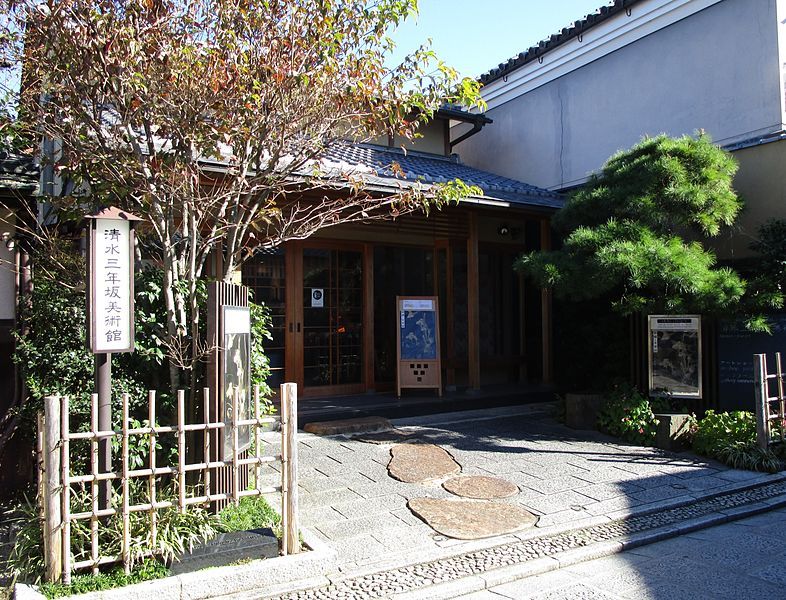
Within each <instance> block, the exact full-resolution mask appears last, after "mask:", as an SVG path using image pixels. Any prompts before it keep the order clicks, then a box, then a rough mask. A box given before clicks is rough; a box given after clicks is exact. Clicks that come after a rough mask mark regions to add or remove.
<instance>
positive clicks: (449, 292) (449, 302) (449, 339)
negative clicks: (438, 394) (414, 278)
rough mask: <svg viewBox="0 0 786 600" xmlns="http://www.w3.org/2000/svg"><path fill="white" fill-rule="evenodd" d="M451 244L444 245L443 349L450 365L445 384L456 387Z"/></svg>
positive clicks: (451, 387)
mask: <svg viewBox="0 0 786 600" xmlns="http://www.w3.org/2000/svg"><path fill="white" fill-rule="evenodd" d="M453 285H454V283H453V245H452V244H451V243H450V242H448V243H447V244H446V245H445V294H446V296H447V298H445V319H446V321H445V323H447V327H445V333H446V336H445V337H446V339H445V350H446V351H447V352H446V354H447V359H448V360H447V362H448V364H449V365H450V367H448V369H447V372H446V384H447V386H448V388H449V389H451V390H454V391H455V389H456V343H455V339H456V332H455V330H454V329H453V326H454V323H455V316H454V311H453Z"/></svg>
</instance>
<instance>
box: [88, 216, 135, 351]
mask: <svg viewBox="0 0 786 600" xmlns="http://www.w3.org/2000/svg"><path fill="white" fill-rule="evenodd" d="M89 244H90V257H89V260H90V276H89V278H88V288H89V289H88V303H89V315H88V317H89V318H88V328H89V331H88V344H89V347H90V350H91V351H92V352H93V353H94V354H103V353H111V352H133V350H134V263H133V259H134V251H133V247H134V241H133V228H132V227H131V224H130V223H129V221H127V220H123V219H111V218H109V219H103V218H95V219H93V220H92V227H91V228H90V242H89Z"/></svg>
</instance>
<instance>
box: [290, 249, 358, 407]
mask: <svg viewBox="0 0 786 600" xmlns="http://www.w3.org/2000/svg"><path fill="white" fill-rule="evenodd" d="M294 250H295V252H293V255H294V256H293V260H292V264H291V266H290V269H289V272H290V273H291V278H290V281H293V283H294V285H293V286H292V288H293V290H292V292H291V295H290V296H289V297H290V302H289V307H288V308H289V310H288V314H289V315H290V316H291V318H290V319H289V328H288V342H289V344H288V346H289V348H290V349H291V351H290V352H288V358H291V361H290V362H289V363H288V364H291V365H292V370H291V377H292V380H295V381H297V382H298V384H299V386H300V387H301V389H303V393H304V395H308V396H314V395H333V394H353V393H359V392H362V391H363V390H364V389H365V373H364V362H365V358H364V348H365V344H364V304H365V298H364V279H363V270H364V253H363V247H362V246H361V245H354V244H340V245H339V244H335V245H334V244H327V243H323V244H320V243H317V242H314V243H312V242H309V243H307V244H299V245H298V246H296V247H295V248H294ZM287 371H288V374H289V373H290V369H289V368H288V369H287Z"/></svg>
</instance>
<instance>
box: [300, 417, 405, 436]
mask: <svg viewBox="0 0 786 600" xmlns="http://www.w3.org/2000/svg"><path fill="white" fill-rule="evenodd" d="M386 429H393V425H391V423H390V421H388V420H387V419H385V418H384V417H359V418H357V419H343V420H340V421H316V422H314V423H306V424H305V425H304V426H303V431H305V432H308V433H313V434H314V435H340V434H342V433H360V432H367V431H384V430H386Z"/></svg>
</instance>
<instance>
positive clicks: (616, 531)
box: [277, 482, 786, 600]
mask: <svg viewBox="0 0 786 600" xmlns="http://www.w3.org/2000/svg"><path fill="white" fill-rule="evenodd" d="M785 493H786V482H778V483H773V484H770V485H764V486H762V487H758V488H753V489H747V490H743V491H739V492H729V493H727V494H723V495H720V496H716V497H712V498H708V499H706V500H700V501H697V502H695V503H692V504H689V505H686V506H681V507H676V508H672V509H666V510H662V511H658V512H655V513H652V514H649V515H642V516H639V517H631V518H628V519H622V520H617V521H611V522H608V523H604V524H601V525H596V526H592V527H584V528H580V529H575V530H571V531H566V532H563V533H558V534H554V535H547V536H541V537H534V538H530V539H526V540H519V541H516V542H513V543H507V544H502V545H498V546H492V547H489V548H484V549H482V550H477V551H474V552H468V553H463V554H459V555H456V556H451V557H449V558H445V559H441V560H436V561H432V562H429V563H421V564H415V565H410V566H406V567H400V568H397V569H390V570H388V571H384V572H381V573H372V574H369V575H365V576H362V577H356V578H352V579H347V580H344V581H340V582H338V583H336V584H333V585H329V586H324V587H321V588H317V589H311V590H304V591H299V592H293V593H290V594H285V595H283V596H278V597H277V600H327V599H334V598H352V599H358V600H359V599H363V598H387V597H390V596H393V595H395V594H401V593H404V592H410V591H413V590H417V589H420V588H424V587H426V586H429V585H433V584H438V583H446V582H449V581H454V580H458V579H461V578H463V577H470V576H472V575H480V574H484V573H486V572H488V571H491V570H493V569H499V568H501V567H508V566H511V565H515V564H520V563H524V562H526V561H531V560H535V559H539V558H545V557H549V556H554V555H556V554H558V553H560V552H565V551H567V550H572V549H576V548H582V547H586V546H589V545H590V544H593V543H597V542H604V541H613V540H615V539H624V538H625V537H627V536H629V535H631V534H634V533H640V532H644V531H647V530H650V529H655V528H659V527H664V526H666V525H673V524H678V523H681V522H684V521H686V520H688V519H693V518H696V517H701V516H704V515H709V514H712V513H715V512H717V511H719V510H728V509H731V508H734V507H738V506H743V505H746V504H753V503H757V502H762V501H764V500H767V499H769V498H773V497H775V496H779V495H782V494H785ZM777 512H779V513H781V519H782V517H783V514H784V511H777ZM777 531H779V532H780V533H781V534H783V533H784V532H786V520H783V522H782V523H780V527H778V528H777ZM694 535H701V534H700V533H699V534H694ZM773 542H774V540H773V539H772V536H771V537H770V538H768V543H766V544H764V543H763V544H762V545H761V548H762V549H765V550H766V549H773V546H774V544H773ZM729 545H730V546H732V547H733V546H734V544H731V543H730V544H729ZM745 546H746V548H747V547H748V546H753V544H747V543H746V544H745ZM778 549H779V550H781V547H779V548H778ZM639 552H644V553H645V554H646V553H650V555H651V556H653V554H652V553H651V551H649V550H640V551H639ZM734 552H736V553H737V554H738V553H739V552H738V551H737V550H735V551H734ZM734 552H733V553H734ZM758 554H761V552H759V553H758ZM784 554H786V552H784ZM721 556H726V555H725V554H723V555H721ZM735 556H736V554H735ZM749 562H750V561H749ZM755 562H756V561H755V560H754V561H752V562H751V564H754V563H755ZM674 569H675V572H679V573H684V572H685V569H684V567H683V566H682V565H681V564H675V565H674ZM589 572H590V573H591V572H592V571H589ZM782 578H783V581H784V582H786V573H784V574H783V575H782ZM595 582H596V583H597V582H598V580H597V579H596V580H595ZM501 587H503V588H504V586H501ZM504 589H507V588H504ZM587 590H588V593H589V595H583V592H582V593H578V592H577V593H575V594H574V593H573V592H571V593H570V594H569V595H565V596H558V598H565V599H568V598H596V597H597V598H616V596H607V595H600V596H595V595H592V594H593V593H594V592H593V590H592V589H591V588H587ZM574 591H576V590H574ZM705 591H706V590H705ZM488 597H489V598H493V597H494V596H488ZM509 597H516V598H519V597H520V596H509ZM547 597H548V598H551V596H547ZM656 597H657V596H656ZM664 597H665V596H664ZM699 597H702V598H715V597H720V596H714V595H713V594H709V595H706V594H705V595H704V596H699ZM724 597H725V596H724ZM731 597H737V598H739V597H740V596H731ZM750 597H759V595H758V594H755V595H753V596H750ZM770 597H778V596H777V595H775V596H772V595H771V596H770ZM781 597H782V596H781Z"/></svg>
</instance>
